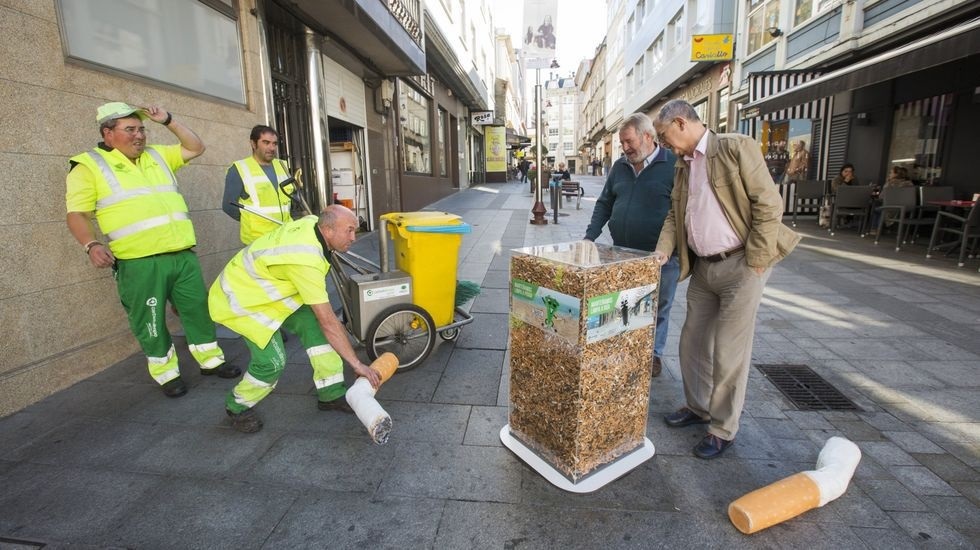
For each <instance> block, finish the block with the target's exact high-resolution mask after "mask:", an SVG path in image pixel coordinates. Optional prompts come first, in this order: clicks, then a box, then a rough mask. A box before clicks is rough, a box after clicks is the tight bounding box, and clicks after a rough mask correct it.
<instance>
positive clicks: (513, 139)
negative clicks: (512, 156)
mask: <svg viewBox="0 0 980 550" xmlns="http://www.w3.org/2000/svg"><path fill="white" fill-rule="evenodd" d="M522 144H527V145H530V144H531V138H529V137H527V136H522V135H520V134H518V133H517V132H515V131H514V129H513V128H507V145H508V146H509V147H510V148H511V149H519V148H520V147H521V145H522ZM525 146H526V145H525Z"/></svg>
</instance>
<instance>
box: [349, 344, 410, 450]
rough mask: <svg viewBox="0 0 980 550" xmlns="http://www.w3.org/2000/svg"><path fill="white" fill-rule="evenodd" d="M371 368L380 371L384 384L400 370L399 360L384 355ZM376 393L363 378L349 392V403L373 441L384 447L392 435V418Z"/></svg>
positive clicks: (387, 354)
mask: <svg viewBox="0 0 980 550" xmlns="http://www.w3.org/2000/svg"><path fill="white" fill-rule="evenodd" d="M371 368H372V369H374V370H376V371H378V374H380V375H381V383H382V384H384V383H385V382H387V381H388V379H389V378H391V375H392V374H394V373H395V370H397V369H398V358H397V357H395V355H394V354H392V353H383V354H382V355H381V357H378V358H377V359H375V360H374V362H373V363H371ZM379 387H380V385H379ZM375 393H377V390H375V389H374V388H373V387H372V386H371V382H369V381H368V379H367V378H364V377H363V376H361V377H359V378H358V379H357V380H356V381H355V382H354V384H353V385H351V387H350V389H349V390H347V403H348V404H349V405H350V407H351V408H352V409H354V413H355V414H356V415H357V418H358V420H360V421H361V424H364V427H365V428H367V431H368V434H369V435H370V436H371V439H372V440H373V441H374V442H375V443H377V444H378V445H384V444H385V443H387V442H388V436H389V435H390V434H391V417H390V416H389V415H388V413H387V412H385V410H384V409H383V408H381V405H380V404H379V403H378V401H377V400H376V399H374V395H375Z"/></svg>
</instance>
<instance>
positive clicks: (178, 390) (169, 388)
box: [160, 377, 187, 397]
mask: <svg viewBox="0 0 980 550" xmlns="http://www.w3.org/2000/svg"><path fill="white" fill-rule="evenodd" d="M160 389H161V390H163V395H166V396H167V397H180V396H181V395H184V394H185V393H187V386H185V385H184V381H183V380H181V379H180V378H179V377H178V378H174V379H173V380H171V381H169V382H167V383H165V384H163V385H162V386H160Z"/></svg>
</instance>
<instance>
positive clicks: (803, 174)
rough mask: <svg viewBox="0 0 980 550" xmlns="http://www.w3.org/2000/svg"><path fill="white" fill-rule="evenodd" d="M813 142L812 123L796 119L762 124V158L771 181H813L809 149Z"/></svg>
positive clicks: (784, 182)
mask: <svg viewBox="0 0 980 550" xmlns="http://www.w3.org/2000/svg"><path fill="white" fill-rule="evenodd" d="M812 143H813V121H812V120H810V119H802V118H799V119H797V118H794V119H791V120H781V121H768V120H766V121H763V123H762V157H763V158H764V159H765V160H766V167H767V168H768V169H769V175H771V176H772V181H773V182H775V183H777V184H788V183H790V182H791V181H797V182H798V181H804V180H806V179H811V178H810V174H809V170H810V147H811V145H812Z"/></svg>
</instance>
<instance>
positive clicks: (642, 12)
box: [636, 0, 647, 22]
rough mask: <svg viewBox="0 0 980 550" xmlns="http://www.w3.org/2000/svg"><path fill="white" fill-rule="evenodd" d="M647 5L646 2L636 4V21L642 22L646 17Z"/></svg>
mask: <svg viewBox="0 0 980 550" xmlns="http://www.w3.org/2000/svg"><path fill="white" fill-rule="evenodd" d="M646 9H647V3H646V0H640V1H639V2H637V3H636V20H637V21H638V22H642V21H643V18H644V17H646V14H647V12H646Z"/></svg>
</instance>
